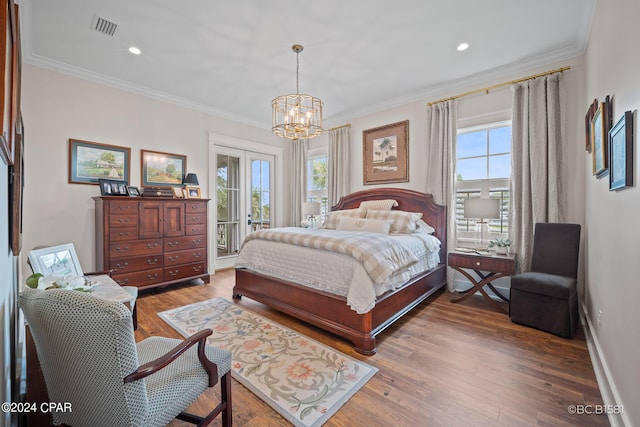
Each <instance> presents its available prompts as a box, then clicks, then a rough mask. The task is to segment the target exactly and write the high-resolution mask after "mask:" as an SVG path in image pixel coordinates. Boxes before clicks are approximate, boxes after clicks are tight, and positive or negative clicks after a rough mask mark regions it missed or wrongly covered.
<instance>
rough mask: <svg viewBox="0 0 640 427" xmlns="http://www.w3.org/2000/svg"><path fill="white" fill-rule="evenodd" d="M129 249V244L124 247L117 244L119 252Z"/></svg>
mask: <svg viewBox="0 0 640 427" xmlns="http://www.w3.org/2000/svg"><path fill="white" fill-rule="evenodd" d="M128 250H129V246H124V247H122V248H121V247H120V246H116V251H118V252H126V251H128Z"/></svg>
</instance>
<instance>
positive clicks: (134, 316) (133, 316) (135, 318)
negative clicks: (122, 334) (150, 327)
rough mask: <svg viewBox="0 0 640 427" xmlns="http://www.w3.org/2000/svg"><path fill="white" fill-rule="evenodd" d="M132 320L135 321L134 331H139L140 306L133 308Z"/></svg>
mask: <svg viewBox="0 0 640 427" xmlns="http://www.w3.org/2000/svg"><path fill="white" fill-rule="evenodd" d="M131 320H133V330H134V331H135V330H136V329H138V304H136V305H134V306H133V311H132V312H131Z"/></svg>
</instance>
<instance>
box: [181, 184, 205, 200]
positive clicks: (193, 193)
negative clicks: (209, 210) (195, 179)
mask: <svg viewBox="0 0 640 427" xmlns="http://www.w3.org/2000/svg"><path fill="white" fill-rule="evenodd" d="M185 194H186V195H187V199H200V198H202V193H201V192H200V187H187V188H185Z"/></svg>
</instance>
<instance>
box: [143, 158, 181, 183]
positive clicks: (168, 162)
mask: <svg viewBox="0 0 640 427" xmlns="http://www.w3.org/2000/svg"><path fill="white" fill-rule="evenodd" d="M140 152H141V162H142V168H141V171H142V185H143V186H149V187H152V186H166V185H182V178H183V177H184V171H185V170H187V156H183V155H180V154H171V153H161V152H158V151H148V150H141V151H140Z"/></svg>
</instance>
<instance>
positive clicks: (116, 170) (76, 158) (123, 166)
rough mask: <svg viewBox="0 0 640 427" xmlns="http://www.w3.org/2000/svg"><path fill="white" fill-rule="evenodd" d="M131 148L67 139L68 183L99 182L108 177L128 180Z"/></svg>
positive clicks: (94, 183)
mask: <svg viewBox="0 0 640 427" xmlns="http://www.w3.org/2000/svg"><path fill="white" fill-rule="evenodd" d="M130 166H131V148H129V147H120V146H117V145H111V144H102V143H100V142H92V141H83V140H81V139H72V138H70V139H69V177H68V182H69V184H90V185H96V184H99V183H100V179H109V180H111V181H118V182H122V183H125V184H126V183H127V182H129V173H130V172H129V171H130V169H131V168H130Z"/></svg>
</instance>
